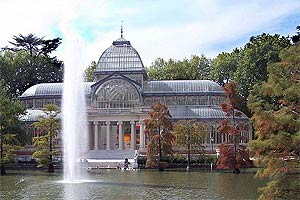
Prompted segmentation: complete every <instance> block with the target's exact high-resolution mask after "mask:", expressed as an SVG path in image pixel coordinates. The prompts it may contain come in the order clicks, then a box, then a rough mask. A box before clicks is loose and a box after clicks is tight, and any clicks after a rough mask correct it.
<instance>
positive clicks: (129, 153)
mask: <svg viewBox="0 0 300 200" xmlns="http://www.w3.org/2000/svg"><path fill="white" fill-rule="evenodd" d="M135 153H136V151H135V150H98V151H95V150H91V151H90V152H88V153H87V154H86V155H85V160H86V161H85V164H86V165H88V167H90V168H117V166H119V165H122V164H123V163H124V160H125V158H127V159H128V161H129V162H130V163H134V156H135Z"/></svg>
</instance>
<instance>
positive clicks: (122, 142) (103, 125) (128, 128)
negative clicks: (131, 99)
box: [88, 119, 146, 151]
mask: <svg viewBox="0 0 300 200" xmlns="http://www.w3.org/2000/svg"><path fill="white" fill-rule="evenodd" d="M144 129H145V127H144V122H143V120H140V119H131V120H118V119H116V120H103V119H101V120H100V119H99V120H95V121H89V123H88V130H89V137H90V139H89V148H90V150H93V151H98V150H145V145H146V141H145V138H146V137H145V133H144Z"/></svg>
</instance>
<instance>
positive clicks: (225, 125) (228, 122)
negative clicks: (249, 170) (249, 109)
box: [217, 81, 253, 173]
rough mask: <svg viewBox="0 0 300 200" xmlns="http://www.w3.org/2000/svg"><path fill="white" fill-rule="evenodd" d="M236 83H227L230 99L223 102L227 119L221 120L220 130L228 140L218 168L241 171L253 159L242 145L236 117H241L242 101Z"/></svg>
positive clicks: (227, 92)
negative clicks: (240, 107) (240, 104)
mask: <svg viewBox="0 0 300 200" xmlns="http://www.w3.org/2000/svg"><path fill="white" fill-rule="evenodd" d="M236 88H237V86H236V83H235V82H233V81H231V82H229V83H227V84H226V85H225V88H224V89H225V93H226V95H227V99H228V101H227V102H225V103H222V104H221V107H222V110H223V111H224V112H225V113H226V114H225V116H226V119H224V120H222V121H221V122H220V126H219V128H218V132H219V133H221V134H225V135H226V136H227V138H228V140H227V141H226V142H224V143H222V144H221V145H219V149H220V157H219V159H218V161H217V168H218V169H233V173H239V172H240V170H239V168H245V167H251V166H252V165H253V164H252V161H251V160H250V159H249V153H248V151H247V150H246V147H245V146H243V145H240V144H239V142H238V141H240V139H241V138H240V137H241V135H240V130H239V124H238V123H237V121H236V118H239V117H241V115H242V113H241V112H240V111H238V110H237V109H238V105H239V103H240V102H241V100H240V97H239V95H238V93H237V89H236Z"/></svg>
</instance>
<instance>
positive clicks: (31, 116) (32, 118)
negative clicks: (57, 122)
mask: <svg viewBox="0 0 300 200" xmlns="http://www.w3.org/2000/svg"><path fill="white" fill-rule="evenodd" d="M40 117H46V113H45V112H44V111H42V110H31V109H27V110H26V114H25V115H20V116H19V119H20V120H21V121H23V122H36V121H38V120H39V118H40ZM57 117H58V118H60V117H61V114H60V113H59V114H58V115H57Z"/></svg>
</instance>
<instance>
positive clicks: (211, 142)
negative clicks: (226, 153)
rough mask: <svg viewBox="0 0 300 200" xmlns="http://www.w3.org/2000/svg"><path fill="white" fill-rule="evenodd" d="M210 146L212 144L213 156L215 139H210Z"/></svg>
mask: <svg viewBox="0 0 300 200" xmlns="http://www.w3.org/2000/svg"><path fill="white" fill-rule="evenodd" d="M210 144H211V153H212V154H213V153H214V138H213V137H211V138H210Z"/></svg>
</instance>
